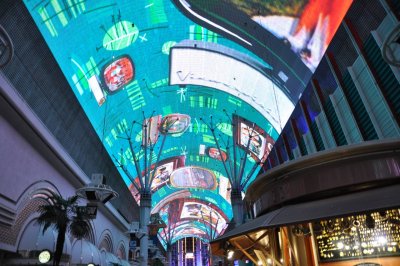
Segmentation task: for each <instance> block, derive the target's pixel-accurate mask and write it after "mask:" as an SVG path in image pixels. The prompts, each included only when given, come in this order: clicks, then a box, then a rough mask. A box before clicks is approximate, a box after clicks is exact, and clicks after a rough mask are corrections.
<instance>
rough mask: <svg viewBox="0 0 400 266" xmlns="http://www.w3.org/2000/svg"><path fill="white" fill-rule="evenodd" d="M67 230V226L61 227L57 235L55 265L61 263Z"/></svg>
mask: <svg viewBox="0 0 400 266" xmlns="http://www.w3.org/2000/svg"><path fill="white" fill-rule="evenodd" d="M66 232H67V227H65V226H63V227H60V230H59V231H58V235H57V243H56V251H55V252H54V259H53V265H55V266H58V265H60V261H61V255H62V253H63V249H64V242H65V234H66Z"/></svg>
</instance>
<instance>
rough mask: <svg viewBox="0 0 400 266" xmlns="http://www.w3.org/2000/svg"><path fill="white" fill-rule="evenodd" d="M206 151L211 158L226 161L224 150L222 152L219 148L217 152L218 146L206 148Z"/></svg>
mask: <svg viewBox="0 0 400 266" xmlns="http://www.w3.org/2000/svg"><path fill="white" fill-rule="evenodd" d="M206 153H207V155H208V156H210V157H211V158H214V159H217V160H219V161H226V159H227V158H228V156H227V155H226V152H224V151H222V150H221V152H219V150H218V148H214V147H209V148H207V150H206Z"/></svg>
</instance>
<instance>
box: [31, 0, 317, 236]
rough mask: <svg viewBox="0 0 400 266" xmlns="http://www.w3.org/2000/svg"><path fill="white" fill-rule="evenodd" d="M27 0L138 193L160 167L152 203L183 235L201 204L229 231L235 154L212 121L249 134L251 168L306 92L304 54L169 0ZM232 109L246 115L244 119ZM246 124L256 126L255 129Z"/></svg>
mask: <svg viewBox="0 0 400 266" xmlns="http://www.w3.org/2000/svg"><path fill="white" fill-rule="evenodd" d="M174 2H176V1H174ZM221 2H222V1H221ZM218 3H219V2H218ZM224 3H225V4H229V5H230V7H231V8H234V9H235V10H237V7H235V5H233V4H231V3H227V2H224ZM24 4H25V6H26V8H27V10H28V11H29V12H30V14H31V15H32V18H33V20H34V21H35V23H36V26H37V27H38V28H39V30H40V32H41V34H42V35H43V38H44V40H45V41H46V43H47V45H48V46H49V48H50V50H51V52H52V54H53V56H54V58H55V59H56V61H57V63H58V64H59V66H60V69H61V70H62V72H63V74H64V76H65V78H66V80H67V81H68V83H69V85H70V87H71V90H72V91H73V93H74V94H75V96H76V98H77V100H78V102H79V104H80V105H81V107H82V109H83V110H84V112H85V114H86V115H87V117H88V119H89V121H90V123H91V124H92V126H93V128H94V130H95V131H96V133H97V137H98V138H99V140H100V141H101V143H102V144H103V145H104V148H105V151H107V153H108V154H109V155H110V157H111V158H113V160H114V162H115V164H116V167H117V169H118V171H119V173H120V174H121V177H122V178H123V180H124V182H125V184H126V185H127V187H129V189H130V191H131V193H132V196H133V197H134V199H135V200H136V201H137V202H138V203H139V204H140V192H139V190H140V189H139V190H138V189H137V188H138V187H140V186H141V183H143V182H146V180H147V181H148V180H150V179H152V184H151V186H150V189H151V193H152V213H157V212H160V215H161V218H162V219H163V220H164V222H165V223H166V224H167V225H168V226H170V227H171V226H172V227H171V228H175V227H177V226H178V225H180V226H181V227H180V228H181V229H182V230H183V231H182V233H181V234H182V235H186V234H193V236H198V235H197V234H200V231H204V232H206V228H207V226H205V225H204V224H203V223H198V219H199V216H198V215H196V209H197V210H202V211H203V213H205V214H206V215H205V216H207V215H208V216H210V213H211V218H205V217H204V219H205V223H206V224H207V225H210V224H212V223H214V226H217V225H215V222H216V220H218V226H217V228H218V232H223V231H224V228H225V226H226V224H227V223H228V222H229V221H230V220H231V219H232V207H231V199H230V191H231V189H232V187H231V184H230V182H229V180H228V178H227V177H226V176H227V174H226V172H225V169H224V167H223V163H222V160H224V161H228V160H230V159H232V158H233V154H232V151H229V150H228V149H225V148H223V149H222V150H218V148H217V144H216V142H215V139H214V138H213V136H212V134H211V132H210V130H209V128H208V126H207V124H209V123H210V120H211V117H212V119H213V121H218V123H219V126H218V127H217V128H216V129H215V133H216V135H217V136H223V137H226V138H230V141H231V143H232V141H233V140H236V141H238V142H237V143H238V145H239V147H240V148H241V149H244V147H245V146H246V145H245V143H246V140H248V139H251V145H250V154H251V156H248V158H247V160H248V161H247V163H246V165H245V167H244V169H243V174H244V176H247V175H248V174H249V173H250V171H251V169H252V168H253V165H254V163H255V162H256V161H257V160H260V159H261V160H263V159H264V157H263V154H266V153H268V149H269V146H270V145H272V144H273V140H276V139H277V138H278V137H279V133H280V131H281V129H282V128H283V126H284V124H285V123H286V121H287V119H288V117H289V116H290V113H291V110H293V108H294V105H295V104H296V102H297V99H298V98H299V95H300V94H301V93H302V90H303V88H302V83H303V82H304V80H305V78H306V77H307V75H306V74H307V73H306V72H301V71H302V67H301V66H297V65H296V64H294V63H293V62H295V61H296V60H299V59H298V57H297V56H295V57H293V58H295V59H293V60H294V61H290V60H289V61H287V62H286V61H285V62H286V65H287V66H290V68H289V67H286V68H281V66H283V65H285V64H284V62H283V61H280V65H279V64H277V63H276V58H274V57H270V58H267V57H265V56H262V54H263V53H261V52H260V53H258V52H257V50H254V49H252V48H251V47H252V46H250V45H247V44H246V45H243V42H242V43H238V42H237V41H236V40H233V39H230V38H226V37H225V36H222V35H220V33H219V32H217V30H214V28H213V27H205V26H204V25H200V24H198V23H197V21H194V20H192V19H191V17H190V16H189V17H190V18H188V14H186V13H182V12H181V10H180V9H178V8H177V5H174V4H172V3H171V1H170V0H155V1H151V3H150V2H148V1H142V0H137V1H130V0H116V1H111V2H110V1H109V0H97V1H79V0H71V1H60V0H55V1H42V0H24ZM240 12H242V13H244V11H240ZM246 18H247V19H248V20H249V21H253V20H251V19H249V18H250V17H249V16H246ZM257 25H258V24H257ZM232 32H233V31H232ZM233 33H234V34H237V32H236V33H235V32H233ZM249 34H250V33H249ZM238 36H239V35H238ZM249 36H250V35H249ZM249 36H247V37H249ZM247 37H246V38H247ZM250 41H251V43H252V44H253V46H254V47H255V42H254V39H251V40H250ZM277 47H280V46H277ZM264 48H265V47H264ZM271 49H272V48H271ZM274 49H275V48H274ZM264 51H267V50H265V49H264ZM275 52H276V53H277V54H279V55H280V54H281V52H279V51H278V50H277V51H275ZM289 52H291V53H292V54H295V53H294V52H293V51H292V50H290V49H289ZM285 54H286V51H285ZM289 54H290V53H289ZM289 54H288V56H289ZM282 58H283V57H282ZM285 60H286V59H285ZM291 60H292V59H291ZM299 62H301V61H299ZM292 70H293V71H292ZM307 71H309V70H308V69H307ZM232 114H236V115H237V116H238V117H240V118H243V119H238V120H237V121H238V123H242V124H238V126H236V129H235V130H234V129H232V123H231V120H232V119H233V117H232ZM246 130H247V131H249V132H253V133H256V134H255V136H252V137H251V138H249V137H247V138H246V132H245V131H246ZM271 139H272V140H271ZM239 140H240V141H239ZM161 145H163V148H162V150H161V151H160V148H161ZM200 147H203V148H202V150H201V149H200ZM144 149H147V152H144ZM157 159H159V162H158V163H156V162H157ZM145 160H146V164H145V163H144V161H145ZM135 162H138V165H136V164H135ZM121 166H123V169H124V170H126V171H124V170H123V169H122V167H121ZM146 170H147V171H148V173H149V175H148V176H147V177H144V176H143V175H144V172H146ZM127 173H128V174H127ZM256 174H257V171H256V172H254V174H252V176H251V177H250V179H249V180H250V182H249V183H251V180H254V178H255V177H256ZM138 176H142V178H141V179H139V177H138ZM171 204H172V205H171ZM171 210H175V211H173V212H171ZM197 214H199V213H197ZM200 214H201V212H200ZM171 215H172V216H171ZM196 219H197V220H196ZM202 219H203V218H202ZM207 219H208V220H209V221H207ZM183 222H184V223H183ZM190 226H192V227H195V228H197V229H199V230H200V231H199V230H192V231H191V230H189V229H187V230H186V228H189V227H190ZM201 237H203V235H201Z"/></svg>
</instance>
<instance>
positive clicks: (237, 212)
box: [231, 188, 243, 227]
mask: <svg viewBox="0 0 400 266" xmlns="http://www.w3.org/2000/svg"><path fill="white" fill-rule="evenodd" d="M231 203H232V212H233V221H234V222H235V227H236V226H239V225H241V224H242V223H243V200H242V193H240V189H234V188H232V190H231Z"/></svg>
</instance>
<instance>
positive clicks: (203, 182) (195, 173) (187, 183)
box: [170, 166, 217, 190]
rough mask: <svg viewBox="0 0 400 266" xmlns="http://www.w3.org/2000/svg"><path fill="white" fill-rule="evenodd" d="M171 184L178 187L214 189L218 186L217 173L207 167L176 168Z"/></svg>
mask: <svg viewBox="0 0 400 266" xmlns="http://www.w3.org/2000/svg"><path fill="white" fill-rule="evenodd" d="M170 182H171V185H172V186H174V187H177V188H201V189H209V190H214V189H215V188H216V187H217V179H216V177H215V174H214V173H213V172H212V171H210V170H208V169H205V168H201V167H196V166H187V167H181V168H178V169H176V170H175V171H174V172H172V174H171V177H170Z"/></svg>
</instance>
